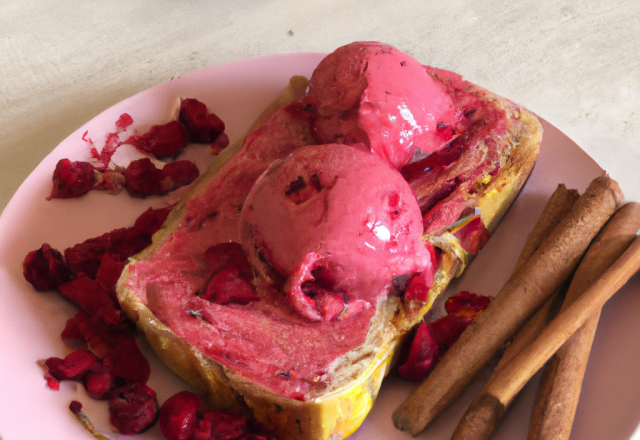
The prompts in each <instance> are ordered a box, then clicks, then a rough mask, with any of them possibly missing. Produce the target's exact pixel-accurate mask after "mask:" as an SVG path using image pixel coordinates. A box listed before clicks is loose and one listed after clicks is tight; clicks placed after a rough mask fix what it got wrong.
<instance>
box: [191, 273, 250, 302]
mask: <svg viewBox="0 0 640 440" xmlns="http://www.w3.org/2000/svg"><path fill="white" fill-rule="evenodd" d="M202 297H203V298H204V299H206V300H207V301H211V302H213V303H216V304H220V305H228V304H249V303H250V302H255V301H260V297H259V296H258V294H257V293H256V291H255V289H254V288H253V286H252V285H251V283H250V282H249V281H247V280H246V279H244V278H242V277H241V276H240V270H239V269H238V268H236V267H233V266H227V267H225V268H224V269H222V270H221V271H220V272H218V273H217V274H216V275H215V276H214V277H213V278H212V279H211V281H210V282H209V285H208V286H207V289H206V290H205V293H204V294H203V295H202Z"/></svg>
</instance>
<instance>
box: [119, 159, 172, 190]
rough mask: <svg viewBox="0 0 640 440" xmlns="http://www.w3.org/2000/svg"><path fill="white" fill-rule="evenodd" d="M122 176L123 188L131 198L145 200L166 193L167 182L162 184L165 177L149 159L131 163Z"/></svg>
mask: <svg viewBox="0 0 640 440" xmlns="http://www.w3.org/2000/svg"><path fill="white" fill-rule="evenodd" d="M123 175H124V179H125V187H126V188H127V191H128V192H129V195H131V196H132V197H137V198H145V197H147V196H154V195H163V194H167V193H168V191H166V188H167V186H168V182H166V183H165V182H164V180H165V178H166V176H165V175H164V173H163V172H162V170H161V169H159V168H156V166H155V165H154V164H153V162H151V160H150V159H149V158H146V157H145V158H144V159H138V160H134V161H132V162H131V163H130V164H129V166H128V167H127V169H126V170H124V173H123Z"/></svg>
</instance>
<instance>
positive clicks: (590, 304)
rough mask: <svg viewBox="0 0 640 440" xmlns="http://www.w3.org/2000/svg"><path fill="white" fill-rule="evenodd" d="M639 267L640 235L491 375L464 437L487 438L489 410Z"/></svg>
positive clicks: (503, 402) (506, 399)
mask: <svg viewBox="0 0 640 440" xmlns="http://www.w3.org/2000/svg"><path fill="white" fill-rule="evenodd" d="M638 270H640V238H638V237H636V238H635V239H634V241H633V243H632V244H631V245H630V246H629V248H628V249H627V250H626V251H625V252H624V254H622V256H620V258H618V259H617V260H616V262H615V263H614V264H613V265H612V266H611V267H610V268H609V269H607V270H606V271H605V272H604V273H603V274H602V275H601V276H600V277H599V278H598V279H597V280H596V281H595V282H594V283H593V284H592V285H591V287H589V288H588V289H587V291H586V292H584V293H583V294H582V295H581V296H580V297H579V298H578V299H577V300H576V301H575V302H573V303H572V304H571V305H570V306H569V307H567V308H566V309H565V310H564V311H562V312H560V314H559V315H558V316H557V317H556V318H555V319H553V320H552V321H551V323H549V325H548V326H547V327H546V328H545V329H544V330H543V331H542V333H540V335H539V336H538V337H537V338H536V339H535V340H534V341H533V342H532V343H531V344H530V345H529V346H527V347H526V348H525V349H524V350H522V351H521V352H520V353H519V354H518V355H517V356H516V357H515V358H514V359H512V360H511V361H510V362H509V363H507V364H506V365H505V366H504V367H503V368H501V369H500V374H494V375H493V376H491V378H490V379H489V382H487V385H486V386H485V390H486V391H485V392H484V393H483V394H482V395H481V396H479V397H478V402H479V405H478V407H477V411H478V413H477V414H475V413H473V414H470V415H471V417H472V419H474V420H477V421H478V423H470V424H469V425H468V426H469V428H470V429H469V430H468V431H467V432H466V433H465V435H464V437H462V438H465V439H466V440H480V439H483V440H484V439H487V438H488V437H489V435H490V434H491V432H492V431H493V429H494V428H495V424H494V420H490V419H487V418H486V416H484V414H486V413H487V412H488V411H487V408H489V410H490V411H489V412H491V413H494V414H498V415H501V414H502V413H503V412H504V410H505V408H506V407H507V405H508V404H509V403H510V402H511V400H512V399H513V397H514V396H515V395H516V394H517V393H518V392H519V391H520V390H521V389H522V387H523V386H524V385H525V384H526V383H527V381H528V380H529V379H531V377H532V376H533V375H534V374H535V373H536V372H537V371H538V370H539V369H540V368H541V367H542V366H543V365H544V363H545V362H546V361H547V360H548V359H549V358H550V357H551V356H552V355H553V353H555V352H556V351H557V350H558V349H559V348H560V347H561V346H562V345H563V344H564V343H565V342H566V341H567V340H568V339H569V338H570V337H571V335H572V334H573V333H574V332H575V331H577V330H578V329H579V328H580V327H581V326H583V325H584V324H585V323H586V322H587V321H588V320H589V319H591V317H592V316H593V314H594V313H595V312H597V311H598V310H600V308H602V306H603V305H604V303H605V302H606V301H607V300H608V299H609V298H611V297H612V296H613V295H614V294H615V293H616V292H617V291H618V290H619V289H620V288H621V287H622V286H623V285H624V284H626V282H627V281H628V280H629V278H631V277H632V276H633V275H634V274H635V273H636V272H637V271H638Z"/></svg>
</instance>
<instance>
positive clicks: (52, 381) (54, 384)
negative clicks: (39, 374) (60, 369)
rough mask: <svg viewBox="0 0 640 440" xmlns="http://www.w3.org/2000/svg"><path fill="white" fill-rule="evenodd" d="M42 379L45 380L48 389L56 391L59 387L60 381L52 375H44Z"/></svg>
mask: <svg viewBox="0 0 640 440" xmlns="http://www.w3.org/2000/svg"><path fill="white" fill-rule="evenodd" d="M44 380H45V381H46V382H47V388H49V389H50V390H54V391H58V390H59V389H60V382H58V379H56V378H55V377H53V376H47V375H45V376H44Z"/></svg>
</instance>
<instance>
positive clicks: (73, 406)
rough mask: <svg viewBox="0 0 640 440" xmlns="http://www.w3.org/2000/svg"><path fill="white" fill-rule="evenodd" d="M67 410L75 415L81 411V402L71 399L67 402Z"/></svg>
mask: <svg viewBox="0 0 640 440" xmlns="http://www.w3.org/2000/svg"><path fill="white" fill-rule="evenodd" d="M69 411H71V412H72V413H73V414H76V415H77V414H79V413H80V411H82V403H80V402H78V401H77V400H72V401H71V403H70V404H69Z"/></svg>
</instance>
